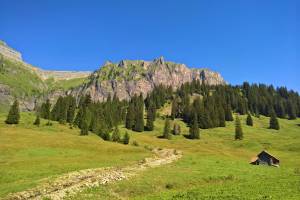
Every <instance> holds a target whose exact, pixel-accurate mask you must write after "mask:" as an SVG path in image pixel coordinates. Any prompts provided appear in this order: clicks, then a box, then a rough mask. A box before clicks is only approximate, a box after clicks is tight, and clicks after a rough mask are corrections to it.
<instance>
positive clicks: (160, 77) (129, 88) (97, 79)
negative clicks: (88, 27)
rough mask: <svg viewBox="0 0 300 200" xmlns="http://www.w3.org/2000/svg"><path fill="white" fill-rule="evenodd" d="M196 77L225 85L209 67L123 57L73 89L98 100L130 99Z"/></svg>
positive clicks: (76, 93) (75, 93)
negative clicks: (194, 66)
mask: <svg viewBox="0 0 300 200" xmlns="http://www.w3.org/2000/svg"><path fill="white" fill-rule="evenodd" d="M192 80H200V81H201V82H202V81H204V82H205V83H206V84H209V85H218V84H225V81H224V79H223V78H222V76H221V75H220V74H219V73H217V72H213V71H211V70H209V69H192V68H188V67H187V66H186V65H184V64H177V63H174V62H167V61H165V60H164V58H163V57H160V58H157V59H155V60H153V61H152V62H149V61H143V60H135V61H132V60H122V61H121V62H119V63H111V62H106V63H105V64H104V66H102V67H101V68H100V69H99V70H97V71H95V72H94V73H92V74H91V75H90V76H89V78H88V79H87V81H86V83H85V84H83V85H81V86H79V87H77V88H75V89H73V90H72V91H70V93H71V94H73V95H74V96H77V97H80V96H81V95H85V94H90V95H91V97H92V99H93V100H94V101H103V100H105V99H106V98H107V97H108V95H111V96H113V95H116V96H117V97H119V98H120V99H130V97H132V96H133V95H134V94H140V93H142V94H143V95H144V96H146V94H147V93H148V92H150V91H151V90H152V89H153V88H154V87H155V85H159V84H162V85H165V86H172V87H173V88H174V89H176V88H178V87H179V86H181V85H182V84H183V83H186V82H191V81H192Z"/></svg>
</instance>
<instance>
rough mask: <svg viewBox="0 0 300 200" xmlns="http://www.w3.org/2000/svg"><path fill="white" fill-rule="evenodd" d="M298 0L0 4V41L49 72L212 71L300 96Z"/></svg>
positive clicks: (231, 80) (55, 0)
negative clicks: (127, 63) (131, 64)
mask: <svg viewBox="0 0 300 200" xmlns="http://www.w3.org/2000/svg"><path fill="white" fill-rule="evenodd" d="M299 2H300V1H297V0H294V1H292V0H278V1H276V0H218V1H217V0H216V1H214V0H207V1H201V0H195V1H192V0H187V1H184V0H151V1H150V0H144V1H143V0H136V1H133V0H126V1H125V0H118V1H117V0H107V1H101V0H98V1H90V0H81V1H79V0H48V1H47V0H42V1H40V0H36V1H33V0H26V1H22V0H18V1H17V0H0V7H1V12H0V39H2V40H4V41H6V42H7V43H8V44H9V45H11V46H12V47H14V48H16V49H17V50H19V51H21V52H22V53H23V57H24V59H25V60H26V61H27V62H29V63H31V64H33V65H36V66H40V67H42V68H44V69H59V70H95V69H97V68H98V67H99V66H100V65H101V64H103V63H104V61H106V60H112V61H119V60H121V59H144V60H152V59H154V58H155V57H158V56H161V55H163V56H164V57H165V59H166V60H170V61H175V62H180V63H185V64H187V65H188V66H192V67H209V68H211V69H213V70H215V71H218V72H220V73H221V74H222V75H223V76H224V78H225V79H226V80H227V81H228V82H229V83H232V84H239V83H242V82H243V81H249V82H263V83H268V84H270V83H271V84H273V85H275V86H278V85H286V86H287V87H288V88H289V89H294V90H297V91H300V80H299V79H300V30H299V29H300V3H299Z"/></svg>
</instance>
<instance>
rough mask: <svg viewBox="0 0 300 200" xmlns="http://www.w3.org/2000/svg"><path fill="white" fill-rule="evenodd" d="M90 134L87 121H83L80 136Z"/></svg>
mask: <svg viewBox="0 0 300 200" xmlns="http://www.w3.org/2000/svg"><path fill="white" fill-rule="evenodd" d="M88 134H89V127H88V122H87V120H86V119H83V121H82V124H81V130H80V135H88Z"/></svg>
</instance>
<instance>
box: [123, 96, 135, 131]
mask: <svg viewBox="0 0 300 200" xmlns="http://www.w3.org/2000/svg"><path fill="white" fill-rule="evenodd" d="M133 126H134V105H133V102H130V103H129V106H128V108H127V113H126V119H125V127H126V128H127V129H132V127H133Z"/></svg>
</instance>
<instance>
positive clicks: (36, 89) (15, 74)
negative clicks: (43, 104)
mask: <svg viewBox="0 0 300 200" xmlns="http://www.w3.org/2000/svg"><path fill="white" fill-rule="evenodd" d="M0 84H4V85H7V86H9V87H10V88H11V89H12V90H11V92H12V95H14V96H22V97H30V96H36V95H39V94H41V93H42V92H43V91H44V90H45V89H46V85H45V83H44V82H43V81H42V80H41V79H40V77H39V76H38V75H37V74H36V73H35V72H34V71H33V70H31V69H30V68H29V67H26V66H25V65H24V64H22V63H21V62H17V61H12V60H9V59H6V58H4V57H3V56H1V55H0Z"/></svg>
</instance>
